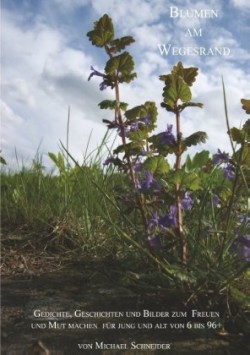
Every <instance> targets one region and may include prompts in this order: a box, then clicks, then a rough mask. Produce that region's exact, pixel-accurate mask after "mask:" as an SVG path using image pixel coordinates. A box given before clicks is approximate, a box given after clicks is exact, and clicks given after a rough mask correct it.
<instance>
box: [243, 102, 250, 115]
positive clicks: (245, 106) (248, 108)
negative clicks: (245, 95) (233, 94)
mask: <svg viewBox="0 0 250 355" xmlns="http://www.w3.org/2000/svg"><path fill="white" fill-rule="evenodd" d="M241 103H242V108H243V110H245V111H246V113H248V114H250V100H246V99H241Z"/></svg>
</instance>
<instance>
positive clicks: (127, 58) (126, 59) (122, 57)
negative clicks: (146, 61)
mask: <svg viewBox="0 0 250 355" xmlns="http://www.w3.org/2000/svg"><path fill="white" fill-rule="evenodd" d="M134 66H135V65H134V60H133V58H132V56H131V55H130V54H129V53H128V52H124V53H122V54H119V55H117V56H115V57H112V58H110V59H109V60H108V61H107V64H106V67H105V73H106V74H107V75H115V74H116V72H118V73H120V74H122V75H131V72H132V70H133V69H134Z"/></svg>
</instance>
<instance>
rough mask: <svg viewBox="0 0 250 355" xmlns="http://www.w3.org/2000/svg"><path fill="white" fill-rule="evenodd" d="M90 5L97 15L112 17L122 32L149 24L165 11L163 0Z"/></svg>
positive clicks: (100, 1) (97, 0) (111, 0)
mask: <svg viewBox="0 0 250 355" xmlns="http://www.w3.org/2000/svg"><path fill="white" fill-rule="evenodd" d="M91 4H92V6H93V8H94V10H95V11H96V13H97V14H100V15H102V14H103V13H108V14H109V15H110V16H112V18H113V20H114V22H115V23H116V24H117V25H118V26H119V27H120V28H122V29H123V30H124V31H127V30H128V29H131V28H133V27H135V26H140V25H143V24H145V23H146V24H151V23H153V22H155V21H157V20H158V19H159V17H160V16H162V15H164V13H166V11H167V8H166V2H165V1H164V0H152V1H148V0H130V1H117V0H109V1H103V0H92V1H91Z"/></svg>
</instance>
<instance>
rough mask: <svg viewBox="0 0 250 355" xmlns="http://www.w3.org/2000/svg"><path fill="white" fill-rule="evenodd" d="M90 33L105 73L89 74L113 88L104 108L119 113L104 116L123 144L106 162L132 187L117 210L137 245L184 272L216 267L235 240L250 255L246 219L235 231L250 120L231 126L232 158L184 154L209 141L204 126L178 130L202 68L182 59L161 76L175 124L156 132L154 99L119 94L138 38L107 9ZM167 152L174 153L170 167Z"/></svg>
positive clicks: (248, 158) (243, 193) (249, 157)
mask: <svg viewBox="0 0 250 355" xmlns="http://www.w3.org/2000/svg"><path fill="white" fill-rule="evenodd" d="M87 36H88V38H89V40H90V41H91V42H92V44H93V45H95V46H97V47H101V48H103V49H104V51H105V53H106V54H107V56H108V60H107V63H106V65H105V68H104V71H103V72H99V71H97V70H95V69H94V68H93V67H91V70H92V72H91V74H90V75H89V78H88V79H89V80H90V79H91V78H92V77H93V76H98V77H101V80H102V81H101V83H100V90H104V89H112V90H114V93H115V97H114V100H104V101H102V102H100V103H99V106H100V108H101V109H110V110H113V111H114V118H113V119H104V120H103V122H104V123H105V124H106V125H107V127H108V129H114V130H116V131H117V133H118V135H119V136H120V137H121V144H120V145H119V146H118V147H117V148H116V149H114V151H113V153H112V154H111V155H110V156H109V157H108V158H107V159H106V161H105V162H104V165H105V166H110V165H113V166H115V167H116V168H117V169H118V171H119V172H120V173H122V174H124V175H125V176H127V177H128V180H127V181H128V182H127V186H126V187H121V189H120V192H119V201H122V202H121V205H120V210H121V211H123V212H125V213H126V218H129V216H132V215H134V217H135V218H134V221H136V224H134V229H135V230H136V231H138V230H139V232H140V236H141V237H140V243H141V244H142V245H146V246H147V247H148V248H149V250H150V251H151V253H152V254H153V255H154V256H156V259H157V260H159V259H160V260H161V261H164V263H165V265H166V264H168V265H169V261H172V260H174V261H175V262H176V263H179V262H180V264H182V267H184V269H186V270H187V266H188V267H189V268H192V267H194V268H196V267H199V265H200V264H199V263H204V265H203V266H204V268H206V267H207V265H208V264H209V265H210V266H211V267H214V262H215V261H217V262H218V263H217V265H218V268H219V265H221V262H222V260H223V259H224V257H225V255H229V257H232V258H233V257H234V254H233V253H232V249H233V245H234V244H235V243H236V244H237V243H238V246H240V248H241V255H242V256H243V257H245V256H246V253H247V252H246V248H249V235H248V234H247V232H246V229H247V226H246V224H242V225H241V228H240V229H241V232H240V234H239V233H237V232H236V230H238V229H239V226H238V224H239V218H240V217H239V216H240V214H243V215H246V213H247V211H248V205H247V193H248V185H249V166H250V153H249V141H250V133H249V131H250V120H248V121H246V123H245V124H244V125H243V127H242V128H241V129H237V128H232V129H230V127H229V126H228V134H229V137H230V140H231V144H232V148H233V154H232V156H229V154H228V153H225V152H222V151H221V150H218V152H217V153H216V154H214V156H213V157H211V156H210V153H209V152H208V151H206V150H203V151H201V152H198V153H196V154H195V155H194V157H193V158H191V157H190V156H189V155H186V158H185V160H184V158H183V153H184V152H185V153H187V152H188V149H189V148H190V147H192V146H196V145H197V144H201V143H204V142H205V141H206V139H207V134H206V132H202V131H197V132H194V133H192V134H190V135H189V136H187V137H184V136H183V134H182V131H181V127H182V124H181V122H182V117H181V114H182V112H183V111H184V110H186V109H193V108H202V107H203V104H202V103H199V102H193V101H192V91H191V88H192V86H193V84H194V83H195V81H196V77H197V75H198V68H196V67H189V68H185V67H184V66H183V64H182V63H181V62H179V63H178V64H177V65H175V66H174V67H173V69H172V71H171V72H170V73H168V74H165V75H161V76H160V77H159V79H160V80H161V81H162V82H163V94H162V96H163V101H162V103H161V106H162V107H163V108H164V109H165V110H166V111H167V112H168V113H169V115H172V117H173V118H174V122H175V124H173V123H168V124H166V130H165V131H164V132H161V133H158V134H154V129H155V128H156V124H157V119H158V111H157V106H156V104H155V102H152V101H146V102H145V103H143V104H141V105H139V106H136V107H133V108H129V109H128V103H125V102H122V101H121V98H120V89H119V88H120V85H121V84H125V83H126V84H128V83H130V82H131V81H133V80H134V79H135V78H136V73H135V72H134V60H133V58H132V56H131V54H130V53H129V52H128V51H125V48H126V47H127V46H129V45H130V44H132V43H134V39H133V38H132V37H131V36H125V37H122V38H115V31H114V27H113V23H112V20H111V18H110V17H109V16H108V15H106V14H105V15H103V16H102V17H101V18H100V19H99V20H98V21H97V22H95V24H94V29H93V30H92V31H90V32H88V33H87ZM224 94H225V92H224ZM242 104H243V109H244V110H245V111H246V113H249V106H250V101H249V100H245V99H242ZM236 147H238V150H236ZM169 155H173V156H174V160H175V162H174V165H173V166H171V165H170V163H169V159H168V157H169ZM138 215H139V216H140V218H139V219H138ZM130 233H131V229H130ZM137 235H138V233H137ZM199 253H200V255H199ZM247 258H249V256H248V257H247ZM175 270H176V269H175ZM216 270H217V269H216ZM168 271H169V268H168Z"/></svg>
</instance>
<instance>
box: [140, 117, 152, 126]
mask: <svg viewBox="0 0 250 355" xmlns="http://www.w3.org/2000/svg"><path fill="white" fill-rule="evenodd" d="M150 118H151V116H150V115H147V116H145V117H142V118H140V122H141V123H143V124H145V126H149V125H150V123H151V122H150Z"/></svg>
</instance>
